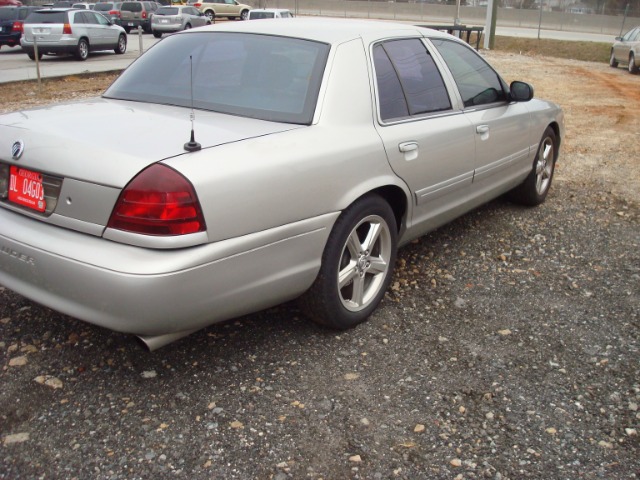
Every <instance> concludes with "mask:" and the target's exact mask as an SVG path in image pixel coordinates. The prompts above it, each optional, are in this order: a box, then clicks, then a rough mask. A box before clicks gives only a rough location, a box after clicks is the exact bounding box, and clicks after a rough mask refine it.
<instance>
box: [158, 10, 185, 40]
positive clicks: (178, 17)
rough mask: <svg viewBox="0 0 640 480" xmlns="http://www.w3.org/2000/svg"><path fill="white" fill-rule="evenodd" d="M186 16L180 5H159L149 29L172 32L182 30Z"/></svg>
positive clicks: (159, 32)
mask: <svg viewBox="0 0 640 480" xmlns="http://www.w3.org/2000/svg"><path fill="white" fill-rule="evenodd" d="M185 23H186V18H185V17H184V16H183V15H182V11H181V9H180V7H177V6H175V7H160V8H159V9H158V10H157V11H156V13H154V15H153V18H152V19H151V30H152V31H153V33H154V35H156V33H158V34H162V33H173V32H179V31H180V30H184V26H185Z"/></svg>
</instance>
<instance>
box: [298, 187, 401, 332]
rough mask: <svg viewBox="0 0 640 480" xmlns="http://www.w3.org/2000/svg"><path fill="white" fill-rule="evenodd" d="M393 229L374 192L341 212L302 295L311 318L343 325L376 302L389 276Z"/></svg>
mask: <svg viewBox="0 0 640 480" xmlns="http://www.w3.org/2000/svg"><path fill="white" fill-rule="evenodd" d="M397 242H398V230H397V226H396V219H395V215H394V213H393V210H392V209H391V207H390V206H389V204H388V203H387V202H386V201H385V200H384V199H383V198H382V197H380V196H379V195H375V194H371V195H367V196H365V197H362V198H361V199H360V200H358V201H356V202H355V203H353V204H352V205H351V206H349V207H348V208H347V209H346V210H344V211H343V212H342V214H341V215H340V217H339V218H338V220H336V223H335V225H334V227H333V230H332V231H331V234H330V235H329V239H328V240H327V244H326V246H325V249H324V252H323V254H322V265H321V267H320V272H319V273H318V277H317V278H316V280H315V282H314V283H313V285H312V286H311V288H310V289H309V290H308V291H307V292H306V293H305V295H304V296H303V297H302V299H301V304H302V308H303V309H304V311H305V312H306V314H307V315H308V316H309V317H310V318H311V319H313V320H314V321H315V322H317V323H320V324H322V325H324V326H327V327H330V328H335V329H340V330H344V329H348V328H351V327H354V326H356V325H358V324H359V323H361V322H363V321H365V320H366V319H367V318H368V317H369V315H371V313H372V312H373V311H374V310H375V308H376V307H377V306H378V304H379V303H380V301H381V300H382V297H383V296H384V294H385V291H386V290H387V287H388V286H389V282H390V281H391V278H392V276H393V266H394V263H395V260H396V249H397Z"/></svg>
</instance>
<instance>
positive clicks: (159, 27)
mask: <svg viewBox="0 0 640 480" xmlns="http://www.w3.org/2000/svg"><path fill="white" fill-rule="evenodd" d="M151 29H152V30H153V31H154V32H162V33H174V32H180V31H182V30H183V26H182V24H181V23H180V24H162V23H152V24H151Z"/></svg>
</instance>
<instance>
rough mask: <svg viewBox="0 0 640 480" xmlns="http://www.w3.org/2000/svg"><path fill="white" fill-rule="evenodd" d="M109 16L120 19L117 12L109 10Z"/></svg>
mask: <svg viewBox="0 0 640 480" xmlns="http://www.w3.org/2000/svg"><path fill="white" fill-rule="evenodd" d="M109 15H112V16H114V17H118V18H120V12H119V11H118V10H111V11H110V12H109Z"/></svg>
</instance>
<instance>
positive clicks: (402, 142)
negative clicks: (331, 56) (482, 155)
mask: <svg viewBox="0 0 640 480" xmlns="http://www.w3.org/2000/svg"><path fill="white" fill-rule="evenodd" d="M372 56H373V64H374V70H375V78H376V96H377V105H378V120H379V121H378V122H377V124H376V129H377V131H378V133H379V135H380V137H381V139H382V141H383V143H384V148H385V150H386V153H387V158H388V159H389V162H390V164H391V167H392V168H393V170H394V171H395V173H396V174H397V175H398V176H399V177H401V178H402V179H403V180H404V181H405V182H406V184H407V185H408V186H409V188H410V189H411V192H412V193H413V202H414V206H413V207H414V208H413V218H412V219H410V222H412V223H413V225H414V226H415V225H418V226H419V227H417V228H419V229H420V230H422V231H426V230H428V229H431V228H434V227H435V226H437V225H438V224H441V223H442V219H443V216H446V215H447V212H448V211H451V210H452V208H454V206H455V205H458V204H462V203H464V202H465V196H466V195H467V193H466V192H467V190H468V189H469V187H470V185H471V183H472V180H473V169H474V162H475V160H474V156H475V144H474V132H473V128H472V125H471V123H470V122H469V120H468V119H467V118H466V116H465V115H463V113H462V111H461V109H460V108H459V105H458V104H457V103H456V101H455V99H452V96H451V89H452V88H453V86H452V85H449V86H447V84H446V82H445V79H444V78H443V76H442V74H441V72H440V69H439V68H438V65H437V63H436V61H435V60H434V58H433V57H432V55H431V52H430V51H429V50H428V49H427V46H426V44H425V43H424V41H423V40H422V39H421V38H408V39H395V40H388V41H385V42H382V43H379V44H377V45H374V47H373V50H372Z"/></svg>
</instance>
